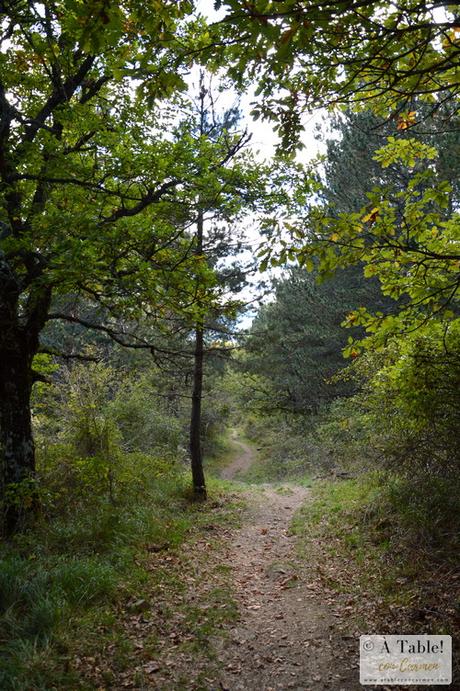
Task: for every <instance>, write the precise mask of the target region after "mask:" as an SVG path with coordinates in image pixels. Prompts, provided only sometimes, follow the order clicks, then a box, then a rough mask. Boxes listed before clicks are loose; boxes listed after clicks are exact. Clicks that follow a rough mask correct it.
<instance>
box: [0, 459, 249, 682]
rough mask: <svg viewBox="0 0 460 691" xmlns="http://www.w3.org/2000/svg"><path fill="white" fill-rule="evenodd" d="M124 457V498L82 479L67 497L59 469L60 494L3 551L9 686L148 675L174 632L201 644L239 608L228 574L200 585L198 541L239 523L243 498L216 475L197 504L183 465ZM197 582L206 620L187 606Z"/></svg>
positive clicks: (0, 674)
mask: <svg viewBox="0 0 460 691" xmlns="http://www.w3.org/2000/svg"><path fill="white" fill-rule="evenodd" d="M120 463H122V464H123V466H122V467H119V468H118V471H119V473H120V477H122V478H123V482H122V483H121V481H120V486H119V487H118V492H117V495H116V500H115V503H113V502H112V501H110V499H109V497H107V496H104V494H99V495H98V494H94V493H93V492H91V490H90V488H88V493H87V494H85V492H84V491H82V489H81V487H82V484H80V483H79V484H78V487H79V491H78V493H75V494H73V493H69V492H68V491H67V500H65V499H66V498H65V497H63V494H62V493H63V492H64V489H63V487H62V485H63V484H64V483H61V481H60V479H59V478H56V477H55V476H54V475H53V478H52V479H53V482H52V483H49V485H48V486H52V487H53V497H54V492H55V491H56V487H58V485H59V495H58V501H57V500H54V498H53V500H52V501H50V503H49V504H45V505H44V516H43V517H42V519H41V520H39V521H38V523H37V524H36V525H35V526H34V527H33V529H32V528H30V529H29V530H26V531H25V532H23V533H22V534H20V535H18V536H17V537H16V538H15V539H14V540H12V541H11V542H9V543H5V544H3V545H2V546H1V547H0V655H1V658H2V662H1V665H0V688H1V689H2V691H22V690H23V689H28V691H29V690H30V691H35V690H36V691H42V690H43V691H45V689H50V688H57V689H70V688H71V689H88V690H89V689H94V688H99V687H100V686H104V685H105V684H109V683H110V684H113V683H116V684H120V683H123V678H124V677H123V675H125V674H127V675H129V674H134V673H135V674H138V676H139V678H141V677H142V676H143V672H142V665H143V660H144V657H145V658H146V659H147V658H149V656H151V655H152V654H160V652H161V650H160V649H161V646H162V645H166V644H171V640H172V639H170V638H169V635H170V634H172V633H174V631H176V630H179V631H182V633H180V634H179V636H189V637H190V640H191V641H192V643H193V642H196V641H200V645H201V648H203V641H204V640H205V638H208V639H210V638H211V636H212V635H213V633H214V632H215V631H216V630H217V629H218V628H219V627H221V626H222V623H223V622H224V621H226V620H232V618H233V617H234V616H235V610H234V604H232V599H231V593H230V588H229V585H228V580H229V576H228V573H225V571H222V570H221V571H220V572H219V579H218V583H219V588H218V590H217V591H216V592H212V591H210V592H207V591H203V590H201V589H197V588H195V584H194V582H193V568H196V569H198V568H201V567H199V566H197V564H199V563H201V562H203V564H204V565H205V566H206V560H207V559H208V553H207V552H206V551H205V550H204V548H203V547H202V546H200V545H201V543H203V544H204V545H205V546H206V545H207V544H211V545H212V544H215V542H216V541H217V540H218V531H219V527H222V526H228V525H229V524H232V523H233V522H236V521H237V520H238V515H239V510H240V508H241V500H240V499H238V498H234V497H232V496H230V493H229V491H228V490H226V489H225V488H224V486H223V485H222V484H220V483H219V482H217V481H211V482H210V483H209V485H210V486H209V494H210V497H211V498H210V500H209V501H208V502H206V503H204V504H197V503H194V502H190V501H189V500H188V499H187V498H186V494H187V492H186V490H187V488H188V484H189V479H188V475H184V474H183V472H182V471H181V470H180V468H177V467H175V468H169V474H168V475H166V474H165V473H164V472H163V470H162V471H161V472H160V473H155V472H151V471H152V467H154V465H155V464H154V460H152V459H147V458H146V457H143V458H142V459H139V457H136V459H133V458H130V457H129V455H128V456H127V457H126V458H124V459H121V460H120ZM48 472H50V471H49V470H48ZM72 472H73V473H75V471H74V470H73V471H72ZM46 482H47V478H46V477H44V478H43V485H44V486H45V487H46V486H47V484H46ZM56 507H57V508H56ZM211 528H212V530H211ZM210 532H211V533H212V535H211V537H210V536H209V533H210ZM195 548H196V549H195ZM206 549H208V548H206ZM190 553H193V555H194V558H193V559H190V558H189V554H190ZM191 579H192V580H191ZM193 588H195V590H196V591H197V597H198V598H199V602H200V606H199V607H198V608H197V609H198V610H200V611H201V609H203V608H204V609H203V612H204V614H203V612H201V614H202V616H201V614H200V611H197V612H194V608H195V607H196V604H193V606H192V607H191V605H190V603H188V602H187V593H188V592H189V590H192V589H193ZM158 603H161V606H160V607H159V608H158ZM190 607H191V609H190ZM192 615H193V616H192ZM189 616H190V617H191V618H190V620H189V619H188V617H189ZM168 618H170V624H166V623H165V622H167V621H168ZM141 624H142V626H141ZM171 626H172V629H171V628H170V627H171ZM184 630H185V631H186V633H184ZM185 643H186V641H184V644H185ZM160 644H161V645H160ZM141 645H142V648H141V647H139V646H141ZM136 646H137V647H136ZM149 659H151V657H150V658H149ZM136 667H138V668H139V669H138V670H137V671H134V672H133V668H136ZM139 670H140V671H139Z"/></svg>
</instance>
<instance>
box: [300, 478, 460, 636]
mask: <svg viewBox="0 0 460 691" xmlns="http://www.w3.org/2000/svg"><path fill="white" fill-rule="evenodd" d="M414 482H415V483H416V484H417V491H416V492H414ZM457 490H458V488H457ZM459 518H460V492H459V491H453V487H452V482H451V481H447V480H444V481H443V480H442V479H440V478H439V477H438V478H427V477H419V478H414V477H412V478H410V480H409V479H406V478H404V477H401V476H395V475H394V474H389V473H383V472H382V473H369V474H366V475H363V476H361V477H359V478H356V479H351V480H346V481H338V482H331V481H328V482H321V483H316V484H315V485H314V490H313V501H312V502H310V503H307V504H306V505H305V506H304V507H303V508H302V510H301V511H300V512H299V513H298V514H297V516H296V518H295V520H294V522H293V530H294V532H295V533H296V534H297V535H298V536H299V540H300V545H301V550H302V552H303V553H304V554H309V555H311V554H313V553H316V555H317V558H318V563H319V564H320V565H321V567H320V572H319V573H320V578H321V580H322V581H323V582H324V583H326V584H327V585H328V586H329V587H331V588H332V589H333V590H336V591H337V592H338V593H339V594H345V593H346V594H348V595H351V596H354V597H356V599H357V602H356V603H355V607H354V611H355V612H356V614H357V616H361V617H362V621H361V626H363V625H364V626H367V628H366V630H367V629H368V628H369V626H370V625H372V624H373V623H374V620H375V621H376V622H377V626H378V625H380V626H381V627H382V626H383V627H384V628H389V629H391V627H392V623H391V622H393V625H394V622H395V621H396V622H398V617H399V618H400V619H399V621H400V622H401V623H402V625H403V626H404V628H405V630H406V631H407V629H408V628H410V629H413V631H407V632H408V633H409V632H413V633H419V632H420V631H419V629H420V626H421V625H423V626H424V627H427V628H429V629H430V632H431V633H433V634H434V633H453V631H454V623H453V622H454V620H455V618H456V617H457V616H458V612H459V611H460V597H459V596H460V593H459V588H458V579H457V575H456V569H457V566H458V559H457V555H458V550H459V547H460V544H459V538H458V536H459V534H460V531H459V528H460V525H459ZM366 593H368V594H369V597H368V598H367V597H366V598H365V599H364V600H363V597H362V594H366ZM372 598H373V599H374V603H376V606H375V608H374V611H373V614H372V615H371V614H370V612H371V609H372V608H371V605H370V601H371V600H372ZM363 607H364V608H366V607H368V609H369V618H368V619H366V616H367V615H366V614H365V612H363V610H362V608H363ZM360 608H361V610H360ZM382 631H383V629H382ZM382 631H377V632H382ZM388 633H394V631H391V630H389V631H388Z"/></svg>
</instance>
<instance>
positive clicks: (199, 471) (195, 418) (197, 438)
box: [190, 329, 206, 499]
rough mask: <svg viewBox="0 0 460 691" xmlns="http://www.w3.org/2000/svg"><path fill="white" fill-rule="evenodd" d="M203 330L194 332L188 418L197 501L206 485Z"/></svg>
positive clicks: (194, 488)
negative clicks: (204, 469)
mask: <svg viewBox="0 0 460 691" xmlns="http://www.w3.org/2000/svg"><path fill="white" fill-rule="evenodd" d="M203 351H204V338H203V329H196V331H195V356H194V367H193V393H192V414H191V417H190V456H191V459H192V479H193V492H194V495H195V497H196V498H197V499H206V483H205V479H204V471H203V454H202V450H201V399H202V394H203Z"/></svg>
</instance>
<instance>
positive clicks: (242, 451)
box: [220, 428, 256, 480]
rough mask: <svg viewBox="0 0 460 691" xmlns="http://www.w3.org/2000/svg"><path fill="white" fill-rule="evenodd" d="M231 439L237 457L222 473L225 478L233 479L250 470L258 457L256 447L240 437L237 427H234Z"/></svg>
mask: <svg viewBox="0 0 460 691" xmlns="http://www.w3.org/2000/svg"><path fill="white" fill-rule="evenodd" d="M230 440H231V443H232V446H233V448H234V449H235V457H234V459H233V460H232V462H231V463H229V465H227V466H226V467H225V468H224V469H223V470H222V472H221V474H220V475H221V477H222V478H223V479H224V480H233V479H234V478H235V475H237V474H239V473H242V472H245V471H246V470H249V468H250V467H251V465H252V464H253V462H254V461H255V458H256V451H255V449H254V448H253V447H252V446H250V445H249V444H246V443H245V442H243V441H241V439H239V438H238V430H237V429H236V428H234V429H232V431H231V433H230ZM235 447H236V448H235Z"/></svg>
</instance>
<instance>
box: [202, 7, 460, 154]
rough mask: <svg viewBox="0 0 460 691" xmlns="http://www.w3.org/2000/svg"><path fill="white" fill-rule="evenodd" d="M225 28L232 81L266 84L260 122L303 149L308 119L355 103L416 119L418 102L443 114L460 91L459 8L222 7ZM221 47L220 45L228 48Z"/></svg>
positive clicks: (258, 110) (220, 28)
mask: <svg viewBox="0 0 460 691" xmlns="http://www.w3.org/2000/svg"><path fill="white" fill-rule="evenodd" d="M215 5H216V7H221V6H222V7H224V8H225V9H226V11H227V13H226V16H225V18H224V19H223V20H222V21H221V22H220V23H219V25H218V27H217V30H218V31H220V32H221V38H220V41H223V42H224V44H226V45H227V54H226V55H227V59H228V60H230V63H231V64H232V74H233V75H234V76H235V78H236V79H237V80H238V81H239V82H240V83H241V82H242V81H243V80H244V79H248V80H249V81H251V80H253V81H255V82H256V83H257V84H258V88H257V93H258V94H259V95H260V96H261V99H260V101H259V102H258V103H257V104H256V105H255V106H254V113H255V115H256V116H257V115H261V114H262V115H263V116H264V117H268V118H270V119H271V120H272V121H273V122H274V125H275V128H276V129H278V130H279V131H280V132H281V133H282V135H283V146H284V148H285V149H286V148H287V149H292V148H293V147H295V146H296V145H297V143H298V142H297V138H296V134H297V133H298V130H299V128H301V126H302V124H301V117H300V115H301V113H302V112H303V111H305V110H307V111H311V110H312V109H314V108H320V107H324V106H337V105H339V106H340V105H343V104H346V105H348V106H350V105H353V106H356V107H358V108H366V107H367V106H368V105H369V104H372V107H373V108H374V109H375V110H377V111H378V112H379V113H382V114H385V115H391V116H392V117H394V118H395V119H397V120H399V121H401V122H404V121H407V117H408V114H409V113H410V112H411V111H412V110H413V108H412V102H413V99H414V98H416V97H417V98H422V99H424V100H426V101H427V102H428V103H431V104H432V106H433V108H436V107H438V105H439V103H441V102H444V101H445V100H449V99H455V98H456V97H458V94H459V88H460V84H459V80H458V69H459V61H460V19H459V17H458V13H456V10H455V7H454V6H453V5H452V4H451V3H449V2H437V1H433V2H423V3H420V2H418V0H401V1H399V2H396V3H388V2H379V1H376V0H353V1H352V2H342V1H340V0H338V1H337V0H333V1H331V2H326V3H323V2H316V0H281V1H279V0H273V1H269V2H267V0H254V1H252V2H245V3H241V2H239V1H238V0H223V1H221V0H218V1H217V2H216V3H215ZM218 46H219V50H220V42H219V43H218Z"/></svg>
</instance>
